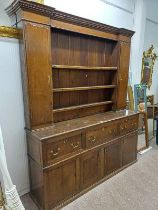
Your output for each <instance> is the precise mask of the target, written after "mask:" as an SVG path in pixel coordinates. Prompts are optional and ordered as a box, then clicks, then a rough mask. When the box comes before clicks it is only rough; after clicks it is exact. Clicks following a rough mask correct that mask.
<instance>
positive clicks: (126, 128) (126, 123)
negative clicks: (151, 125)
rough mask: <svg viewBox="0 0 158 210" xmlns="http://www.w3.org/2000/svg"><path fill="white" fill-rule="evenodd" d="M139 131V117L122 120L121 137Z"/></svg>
mask: <svg viewBox="0 0 158 210" xmlns="http://www.w3.org/2000/svg"><path fill="white" fill-rule="evenodd" d="M137 129H138V115H135V116H132V117H127V118H125V119H121V121H120V126H119V130H120V135H124V134H126V133H128V132H131V131H134V130H137Z"/></svg>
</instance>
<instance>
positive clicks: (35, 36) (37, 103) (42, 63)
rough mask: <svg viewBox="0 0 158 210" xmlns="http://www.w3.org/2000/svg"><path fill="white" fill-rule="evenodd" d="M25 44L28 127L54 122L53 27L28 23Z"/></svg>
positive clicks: (25, 25)
mask: <svg viewBox="0 0 158 210" xmlns="http://www.w3.org/2000/svg"><path fill="white" fill-rule="evenodd" d="M37 40H38V42H37ZM24 46H25V49H26V57H25V62H26V63H27V66H26V69H25V72H24V74H23V79H24V80H25V81H26V87H25V88H24V90H25V94H26V95H27V97H28V99H27V102H28V103H25V106H26V109H27V110H28V112H27V113H26V115H27V116H28V118H29V124H26V126H27V127H28V128H32V127H36V126H40V125H41V124H50V123H51V122H52V114H51V113H52V106H53V105H52V97H51V94H52V92H51V87H52V80H51V78H52V72H51V66H50V65H51V57H50V28H49V27H47V26H44V25H37V24H32V23H25V24H24ZM32 46H33V47H32Z"/></svg>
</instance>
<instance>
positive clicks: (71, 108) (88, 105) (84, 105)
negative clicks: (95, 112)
mask: <svg viewBox="0 0 158 210" xmlns="http://www.w3.org/2000/svg"><path fill="white" fill-rule="evenodd" d="M112 103H113V102H112V101H103V102H97V103H91V104H83V105H78V106H70V107H65V108H60V109H54V110H53V112H54V113H57V112H64V111H70V110H75V109H82V108H89V107H94V106H102V105H106V104H112Z"/></svg>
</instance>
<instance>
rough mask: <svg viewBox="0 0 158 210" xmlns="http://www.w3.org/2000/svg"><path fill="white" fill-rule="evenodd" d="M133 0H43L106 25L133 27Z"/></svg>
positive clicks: (59, 8) (57, 7)
mask: <svg viewBox="0 0 158 210" xmlns="http://www.w3.org/2000/svg"><path fill="white" fill-rule="evenodd" d="M134 2H135V1H134V0H130V1H129V0H119V1H118V0H109V1H106V0H86V1H85V0H80V1H75V0H66V1H65V0H45V4H47V5H49V6H53V7H55V8H56V9H58V10H61V11H64V12H68V13H71V14H74V15H77V16H81V17H84V18H88V19H91V20H95V21H99V22H102V23H105V24H108V25H112V26H116V27H121V28H128V29H131V30H132V29H133V10H134Z"/></svg>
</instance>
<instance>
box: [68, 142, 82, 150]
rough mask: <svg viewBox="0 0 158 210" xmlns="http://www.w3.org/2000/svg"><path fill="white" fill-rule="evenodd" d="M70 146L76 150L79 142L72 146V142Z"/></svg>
mask: <svg viewBox="0 0 158 210" xmlns="http://www.w3.org/2000/svg"><path fill="white" fill-rule="evenodd" d="M70 145H71V146H72V148H73V149H76V148H78V147H79V145H80V143H79V141H78V142H76V144H74V143H73V142H72V143H71V144H70Z"/></svg>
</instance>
